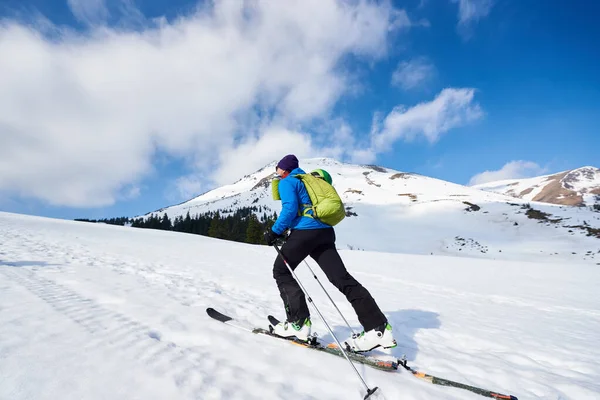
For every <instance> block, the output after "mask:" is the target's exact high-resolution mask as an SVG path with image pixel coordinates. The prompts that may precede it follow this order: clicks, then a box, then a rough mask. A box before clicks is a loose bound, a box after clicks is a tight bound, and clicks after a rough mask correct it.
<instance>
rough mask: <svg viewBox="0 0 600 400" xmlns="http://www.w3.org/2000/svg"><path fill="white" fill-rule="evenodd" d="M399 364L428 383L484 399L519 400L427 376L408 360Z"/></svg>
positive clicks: (507, 395)
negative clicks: (410, 364)
mask: <svg viewBox="0 0 600 400" xmlns="http://www.w3.org/2000/svg"><path fill="white" fill-rule="evenodd" d="M398 363H399V364H400V366H401V367H403V368H404V369H406V370H407V371H410V372H411V373H412V374H413V376H416V377H417V378H419V379H423V380H425V381H427V382H430V383H433V384H434V385H440V386H451V387H455V388H459V389H465V390H468V391H471V392H473V393H477V394H479V395H482V396H484V397H490V398H493V399H503V400H518V399H517V398H516V397H515V396H512V395H509V394H500V393H495V392H492V391H489V390H485V389H481V388H478V387H475V386H469V385H465V384H464V383H460V382H454V381H450V380H448V379H444V378H438V377H437V376H433V375H429V374H426V373H424V372H420V371H417V370H415V369H414V368H412V367H409V366H408V365H407V362H406V358H403V359H402V360H398Z"/></svg>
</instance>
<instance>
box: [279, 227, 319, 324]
mask: <svg viewBox="0 0 600 400" xmlns="http://www.w3.org/2000/svg"><path fill="white" fill-rule="evenodd" d="M307 233H309V232H308V231H292V233H291V234H290V236H289V237H288V239H287V241H286V242H285V243H284V245H283V246H281V253H282V254H283V256H284V257H285V259H286V260H287V262H288V264H289V266H290V268H291V269H292V270H295V269H296V267H297V266H298V264H300V262H301V261H302V260H304V259H305V258H306V257H307V256H308V254H309V253H310V250H311V249H310V245H308V244H309V243H307V238H308V237H309V236H310V235H307ZM273 278H274V279H275V282H276V283H277V287H278V289H279V294H280V296H281V299H282V300H283V305H284V307H285V312H286V317H287V320H288V321H290V322H294V321H298V320H303V319H305V318H308V317H309V315H310V313H309V310H308V305H307V304H306V298H305V296H304V293H303V292H302V289H301V288H300V285H298V282H296V279H294V276H293V275H292V274H291V272H290V271H289V269H288V268H287V266H286V265H285V263H284V262H283V259H282V258H281V256H280V255H277V258H276V259H275V263H274V264H273Z"/></svg>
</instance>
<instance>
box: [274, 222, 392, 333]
mask: <svg viewBox="0 0 600 400" xmlns="http://www.w3.org/2000/svg"><path fill="white" fill-rule="evenodd" d="M281 252H282V253H283V256H284V257H285V259H286V260H287V262H288V264H289V265H290V267H291V268H292V270H295V269H296V267H297V266H298V264H300V262H302V260H304V259H305V258H306V257H307V256H311V257H312V258H313V259H314V260H315V261H316V262H317V264H319V266H320V267H321V269H322V270H323V272H324V273H325V275H326V276H327V278H328V279H329V282H331V283H332V284H333V285H334V286H335V287H336V288H338V290H339V291H340V292H342V293H343V294H344V295H345V296H346V299H347V300H348V301H349V302H350V304H351V305H352V307H353V308H354V311H355V312H356V315H357V317H358V320H359V322H360V323H361V325H362V326H363V328H364V330H365V331H369V330H371V329H373V328H375V327H377V326H380V325H382V324H384V323H386V322H387V318H386V317H385V315H383V313H382V312H381V310H380V309H379V306H378V305H377V303H376V302H375V300H374V299H373V297H372V296H371V294H370V293H369V291H368V290H367V289H365V288H364V287H363V286H362V285H361V284H360V283H359V282H358V281H357V280H356V279H354V277H352V275H350V273H349V272H348V271H347V270H346V267H345V266H344V263H343V261H342V259H341V257H340V255H339V253H338V252H337V250H336V248H335V232H334V230H333V228H323V229H307V230H293V231H292V233H291V234H290V236H289V237H288V239H287V241H286V242H285V244H284V245H283V246H282V247H281ZM273 278H274V279H275V281H276V282H277V287H278V288H279V293H280V295H281V299H282V300H283V304H284V306H285V310H286V316H287V320H288V321H290V322H291V321H298V320H302V319H304V318H307V317H308V316H309V315H310V313H309V310H308V305H307V304H306V298H305V296H304V293H303V292H302V289H301V288H300V285H298V282H296V280H295V279H294V276H293V275H292V274H291V273H290V271H289V270H288V268H287V267H286V265H285V264H284V262H283V260H282V259H281V256H280V255H278V256H277V258H276V259H275V263H274V265H273Z"/></svg>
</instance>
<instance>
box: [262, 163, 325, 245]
mask: <svg viewBox="0 0 600 400" xmlns="http://www.w3.org/2000/svg"><path fill="white" fill-rule="evenodd" d="M304 173H305V172H304V171H303V170H302V169H301V168H296V169H294V170H293V171H292V172H290V174H289V175H288V176H287V177H285V178H284V179H282V180H281V181H280V182H279V197H281V206H282V208H281V213H280V214H279V217H278V218H277V221H275V224H274V225H273V227H272V228H271V229H272V230H273V232H275V233H277V234H278V235H281V234H282V233H283V232H285V230H286V229H288V228H290V229H299V230H302V229H320V228H331V226H330V225H327V224H325V223H323V222H321V221H318V220H316V219H314V218H310V217H303V216H300V215H298V211H300V212H302V208H303V207H302V204H311V205H312V202H311V201H310V197H309V196H308V192H307V191H306V188H305V187H304V183H302V181H301V180H300V179H298V178H295V177H294V176H295V175H298V174H304Z"/></svg>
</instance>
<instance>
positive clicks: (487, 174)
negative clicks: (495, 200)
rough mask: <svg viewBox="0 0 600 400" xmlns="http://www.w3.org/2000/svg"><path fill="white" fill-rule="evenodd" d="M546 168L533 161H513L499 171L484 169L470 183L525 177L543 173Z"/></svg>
mask: <svg viewBox="0 0 600 400" xmlns="http://www.w3.org/2000/svg"><path fill="white" fill-rule="evenodd" d="M545 172H546V169H545V168H542V167H540V166H539V165H538V164H536V163H534V162H532V161H521V160H520V161H511V162H508V163H506V164H504V166H503V167H502V168H500V169H499V170H497V171H484V172H482V173H479V174H477V175H475V176H473V177H472V178H471V180H470V181H469V185H481V184H483V183H488V182H495V181H501V180H506V179H523V178H531V177H534V176H539V175H543V174H544V173H545Z"/></svg>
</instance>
